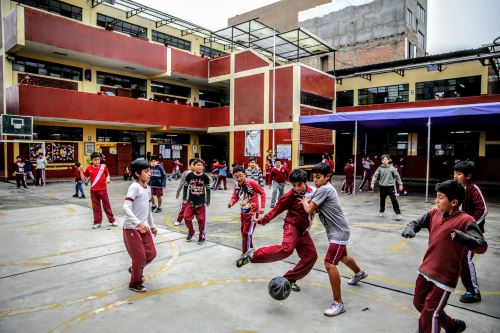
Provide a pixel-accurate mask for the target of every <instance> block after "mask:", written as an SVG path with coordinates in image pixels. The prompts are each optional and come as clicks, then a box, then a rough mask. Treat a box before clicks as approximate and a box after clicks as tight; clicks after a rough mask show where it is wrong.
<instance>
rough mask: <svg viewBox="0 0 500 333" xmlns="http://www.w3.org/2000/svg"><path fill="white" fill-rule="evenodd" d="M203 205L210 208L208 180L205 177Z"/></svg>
mask: <svg viewBox="0 0 500 333" xmlns="http://www.w3.org/2000/svg"><path fill="white" fill-rule="evenodd" d="M205 204H206V205H207V207H208V206H210V178H208V176H207V175H205Z"/></svg>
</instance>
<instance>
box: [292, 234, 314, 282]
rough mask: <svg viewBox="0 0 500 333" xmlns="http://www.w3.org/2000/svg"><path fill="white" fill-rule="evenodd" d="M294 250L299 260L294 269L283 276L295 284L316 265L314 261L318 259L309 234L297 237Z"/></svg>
mask: <svg viewBox="0 0 500 333" xmlns="http://www.w3.org/2000/svg"><path fill="white" fill-rule="evenodd" d="M293 229H295V228H293ZM295 249H296V250H297V254H298V255H299V258H300V260H299V262H298V263H297V265H295V267H294V268H292V269H291V270H289V271H288V272H286V274H285V275H284V277H285V278H286V279H288V281H290V282H296V281H297V280H300V279H303V278H304V277H305V276H306V275H307V274H309V272H310V271H311V269H312V268H313V267H314V264H315V263H316V259H318V253H317V252H316V247H315V246H314V243H313V240H312V238H311V236H310V235H309V233H307V234H305V235H300V236H299V239H298V242H297V243H296V247H295Z"/></svg>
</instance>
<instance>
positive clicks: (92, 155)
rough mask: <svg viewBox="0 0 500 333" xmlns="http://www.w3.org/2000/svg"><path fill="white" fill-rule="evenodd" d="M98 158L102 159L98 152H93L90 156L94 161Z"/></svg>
mask: <svg viewBox="0 0 500 333" xmlns="http://www.w3.org/2000/svg"><path fill="white" fill-rule="evenodd" d="M96 157H99V158H101V154H99V153H98V152H96V151H95V152H93V153H92V154H90V159H91V160H93V159H94V158H96Z"/></svg>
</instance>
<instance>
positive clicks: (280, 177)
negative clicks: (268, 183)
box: [271, 165, 289, 183]
mask: <svg viewBox="0 0 500 333" xmlns="http://www.w3.org/2000/svg"><path fill="white" fill-rule="evenodd" d="M288 174H289V171H288V169H287V168H286V167H285V166H283V165H282V166H281V168H280V169H279V170H278V169H276V167H274V168H272V169H271V179H272V180H274V181H275V182H277V183H284V182H286V180H287V179H288Z"/></svg>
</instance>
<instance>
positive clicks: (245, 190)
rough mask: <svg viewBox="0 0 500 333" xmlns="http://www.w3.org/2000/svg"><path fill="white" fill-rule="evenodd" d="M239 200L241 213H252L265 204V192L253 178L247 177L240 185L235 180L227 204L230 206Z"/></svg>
mask: <svg viewBox="0 0 500 333" xmlns="http://www.w3.org/2000/svg"><path fill="white" fill-rule="evenodd" d="M259 196H260V206H259ZM239 200H241V201H240V203H241V214H254V213H257V212H258V211H259V209H260V207H265V206H266V192H265V191H264V189H263V188H262V186H260V185H259V183H257V182H256V181H255V180H253V179H248V178H247V179H246V180H245V182H244V183H243V185H241V186H240V184H238V182H235V184H234V190H233V195H232V196H231V200H229V204H230V205H231V206H232V205H234V204H235V203H237V202H238V201H239Z"/></svg>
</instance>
